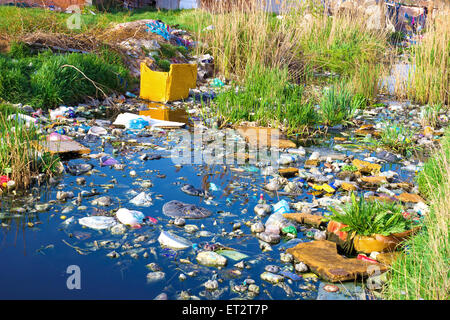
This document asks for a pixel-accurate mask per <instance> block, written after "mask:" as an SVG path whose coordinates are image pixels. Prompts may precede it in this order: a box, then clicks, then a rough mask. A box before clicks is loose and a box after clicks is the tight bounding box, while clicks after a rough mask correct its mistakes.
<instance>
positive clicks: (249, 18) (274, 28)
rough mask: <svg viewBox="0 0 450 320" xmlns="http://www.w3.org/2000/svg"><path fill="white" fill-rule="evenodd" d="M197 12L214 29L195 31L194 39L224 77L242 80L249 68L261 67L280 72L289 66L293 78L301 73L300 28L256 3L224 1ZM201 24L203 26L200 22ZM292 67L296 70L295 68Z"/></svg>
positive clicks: (253, 0)
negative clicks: (229, 4)
mask: <svg viewBox="0 0 450 320" xmlns="http://www.w3.org/2000/svg"><path fill="white" fill-rule="evenodd" d="M211 6H212V7H211V8H210V9H211V10H210V11H201V12H199V19H201V20H204V21H209V22H210V23H211V25H213V26H214V29H213V30H209V31H202V30H200V29H199V30H197V38H198V39H199V41H200V42H201V43H203V44H206V48H205V47H201V48H199V50H200V51H203V50H207V51H209V52H210V53H211V55H212V56H213V57H214V61H215V64H216V68H217V70H218V71H219V72H220V73H222V74H223V75H224V76H225V77H227V78H232V77H234V78H235V79H243V78H244V77H245V74H246V70H248V67H253V66H258V65H263V66H268V67H271V68H280V69H282V68H283V67H285V66H291V68H290V71H291V72H292V73H293V74H292V76H293V77H294V78H295V75H298V74H300V73H301V70H302V67H301V59H300V57H301V52H300V48H299V46H298V43H299V42H300V38H301V33H302V32H301V30H300V29H299V28H291V26H290V24H289V23H288V22H287V21H285V20H284V19H283V20H277V19H276V18H274V17H273V15H272V14H269V13H267V12H264V11H263V10H260V8H258V6H256V5H255V0H251V1H247V2H244V1H242V2H238V3H237V4H236V5H234V6H231V7H230V6H228V5H227V4H226V3H225V2H216V3H215V4H214V5H211ZM199 25H204V23H201V22H200V23H199ZM294 67H295V68H294Z"/></svg>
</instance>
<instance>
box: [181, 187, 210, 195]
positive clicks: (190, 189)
mask: <svg viewBox="0 0 450 320" xmlns="http://www.w3.org/2000/svg"><path fill="white" fill-rule="evenodd" d="M181 191H183V192H184V193H186V194H188V195H190V196H198V197H202V196H204V195H205V193H204V192H203V190H200V189H196V188H195V187H194V186H193V185H190V184H185V185H184V186H183V187H182V188H181Z"/></svg>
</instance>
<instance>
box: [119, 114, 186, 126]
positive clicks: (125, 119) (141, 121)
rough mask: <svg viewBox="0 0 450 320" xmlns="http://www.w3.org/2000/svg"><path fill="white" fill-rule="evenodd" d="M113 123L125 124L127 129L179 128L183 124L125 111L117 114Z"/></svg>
mask: <svg viewBox="0 0 450 320" xmlns="http://www.w3.org/2000/svg"><path fill="white" fill-rule="evenodd" d="M146 124H147V125H146ZM113 125H116V126H117V125H119V126H125V128H127V129H143V128H145V127H147V126H150V127H160V128H181V127H183V126H184V125H185V124H184V123H182V122H174V121H164V120H157V119H152V118H150V117H148V116H144V115H137V114H134V113H128V112H126V113H121V114H119V115H118V116H117V118H116V120H115V121H114V123H113Z"/></svg>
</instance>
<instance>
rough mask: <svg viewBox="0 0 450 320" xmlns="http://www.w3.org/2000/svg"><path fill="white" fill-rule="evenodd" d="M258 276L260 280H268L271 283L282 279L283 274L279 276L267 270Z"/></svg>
mask: <svg viewBox="0 0 450 320" xmlns="http://www.w3.org/2000/svg"><path fill="white" fill-rule="evenodd" d="M260 277H261V279H262V280H264V281H267V282H270V283H272V284H277V283H279V282H282V281H283V280H284V277H283V276H280V275H279V274H274V273H271V272H267V271H265V272H263V273H262V274H261V276H260Z"/></svg>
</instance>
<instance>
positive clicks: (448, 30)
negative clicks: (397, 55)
mask: <svg viewBox="0 0 450 320" xmlns="http://www.w3.org/2000/svg"><path fill="white" fill-rule="evenodd" d="M449 19H450V10H449V9H447V10H442V11H440V12H439V14H438V15H437V16H436V17H435V19H432V18H431V17H429V20H428V21H427V30H426V33H425V34H424V36H423V40H422V41H421V42H420V43H419V44H417V45H416V46H413V48H412V64H413V68H412V69H411V74H410V80H409V81H410V82H409V85H408V97H409V98H410V99H412V100H414V101H417V102H419V103H422V104H426V103H429V104H433V103H445V104H448V103H449V96H450V89H449V88H450V24H449V23H448V21H449Z"/></svg>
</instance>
